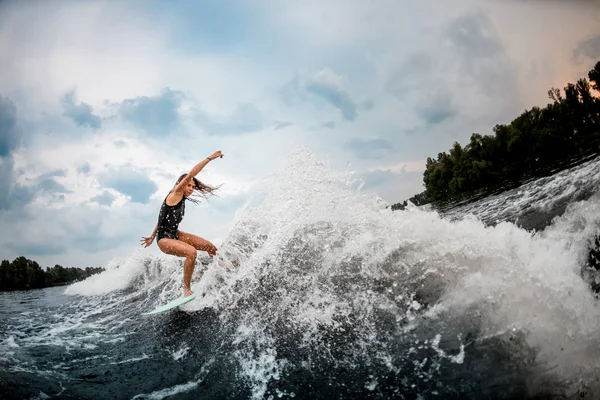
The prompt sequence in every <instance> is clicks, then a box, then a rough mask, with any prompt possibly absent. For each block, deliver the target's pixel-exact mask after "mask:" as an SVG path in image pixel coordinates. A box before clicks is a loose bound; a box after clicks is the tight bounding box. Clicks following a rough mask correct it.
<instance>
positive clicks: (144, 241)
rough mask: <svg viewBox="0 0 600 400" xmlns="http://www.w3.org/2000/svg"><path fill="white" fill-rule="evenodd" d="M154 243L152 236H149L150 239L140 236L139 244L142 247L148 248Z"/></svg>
mask: <svg viewBox="0 0 600 400" xmlns="http://www.w3.org/2000/svg"><path fill="white" fill-rule="evenodd" d="M153 241H154V236H150V237H143V236H142V240H140V242H142V246H144V245H145V246H144V247H148V246H150V245H151V244H152V242H153Z"/></svg>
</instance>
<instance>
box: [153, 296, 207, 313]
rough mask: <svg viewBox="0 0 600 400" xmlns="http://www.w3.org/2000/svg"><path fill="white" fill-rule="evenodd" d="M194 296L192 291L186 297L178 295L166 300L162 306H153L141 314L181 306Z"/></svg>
mask: <svg viewBox="0 0 600 400" xmlns="http://www.w3.org/2000/svg"><path fill="white" fill-rule="evenodd" d="M195 298H196V293H194V294H192V295H190V296H187V297H179V298H177V299H175V300H172V301H170V302H168V303H167V304H165V305H164V306H160V307H157V308H155V309H154V310H152V311H149V312H146V313H143V314H142V315H150V314H158V313H161V312H165V311H168V310H170V309H172V308H175V307H179V306H181V305H183V304H185V303H188V302H190V301H192V300H194V299H195Z"/></svg>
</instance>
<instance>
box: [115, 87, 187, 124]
mask: <svg viewBox="0 0 600 400" xmlns="http://www.w3.org/2000/svg"><path fill="white" fill-rule="evenodd" d="M184 98H185V95H184V94H183V93H182V92H180V91H178V90H171V89H169V88H166V89H164V90H163V91H162V93H161V94H160V95H158V96H153V97H152V96H140V97H136V98H133V99H126V100H124V101H123V102H122V103H121V104H120V106H119V113H120V115H121V117H122V118H123V119H124V120H126V121H128V122H130V123H131V124H133V125H135V126H136V127H138V128H141V129H143V130H145V131H146V132H148V133H150V134H152V135H167V134H169V133H171V132H173V131H174V130H176V129H178V128H179V126H180V115H179V107H180V106H181V102H182V101H183V99H184Z"/></svg>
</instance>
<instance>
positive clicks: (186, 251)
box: [157, 238, 197, 297]
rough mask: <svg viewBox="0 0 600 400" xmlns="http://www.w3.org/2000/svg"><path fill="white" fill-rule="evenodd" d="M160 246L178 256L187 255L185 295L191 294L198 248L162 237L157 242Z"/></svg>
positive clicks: (184, 265) (164, 250)
mask: <svg viewBox="0 0 600 400" xmlns="http://www.w3.org/2000/svg"><path fill="white" fill-rule="evenodd" d="M157 245H158V248H159V249H160V250H161V251H162V252H163V253H165V254H169V255H172V256H177V257H185V262H184V264H183V295H184V297H187V296H189V295H191V294H192V293H193V292H192V288H191V287H190V285H191V284H192V274H193V273H194V265H195V264H196V254H197V253H196V249H195V248H194V247H193V246H191V245H189V244H187V243H184V242H182V241H180V240H175V239H169V238H162V239H160V240H159V241H158V243H157Z"/></svg>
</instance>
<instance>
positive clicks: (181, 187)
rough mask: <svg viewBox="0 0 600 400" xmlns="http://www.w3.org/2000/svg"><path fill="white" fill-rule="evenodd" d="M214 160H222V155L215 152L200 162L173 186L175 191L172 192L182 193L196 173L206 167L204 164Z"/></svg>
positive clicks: (219, 152) (219, 151)
mask: <svg viewBox="0 0 600 400" xmlns="http://www.w3.org/2000/svg"><path fill="white" fill-rule="evenodd" d="M215 158H223V153H221V150H217V151H215V152H214V153H213V154H211V155H210V156H209V157H206V158H205V159H204V160H202V161H200V162H199V163H198V164H196V165H194V167H193V168H192V169H191V170H190V172H189V173H188V174H187V176H186V177H185V178H183V179H182V180H181V182H179V183H178V184H177V186H175V189H173V191H174V192H176V193H182V192H183V190H184V189H185V187H186V186H187V184H188V183H189V181H190V179H192V178H194V177H195V176H196V175H198V173H199V172H200V171H202V168H204V167H205V166H206V164H208V163H209V162H211V161H212V160H214V159H215Z"/></svg>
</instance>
